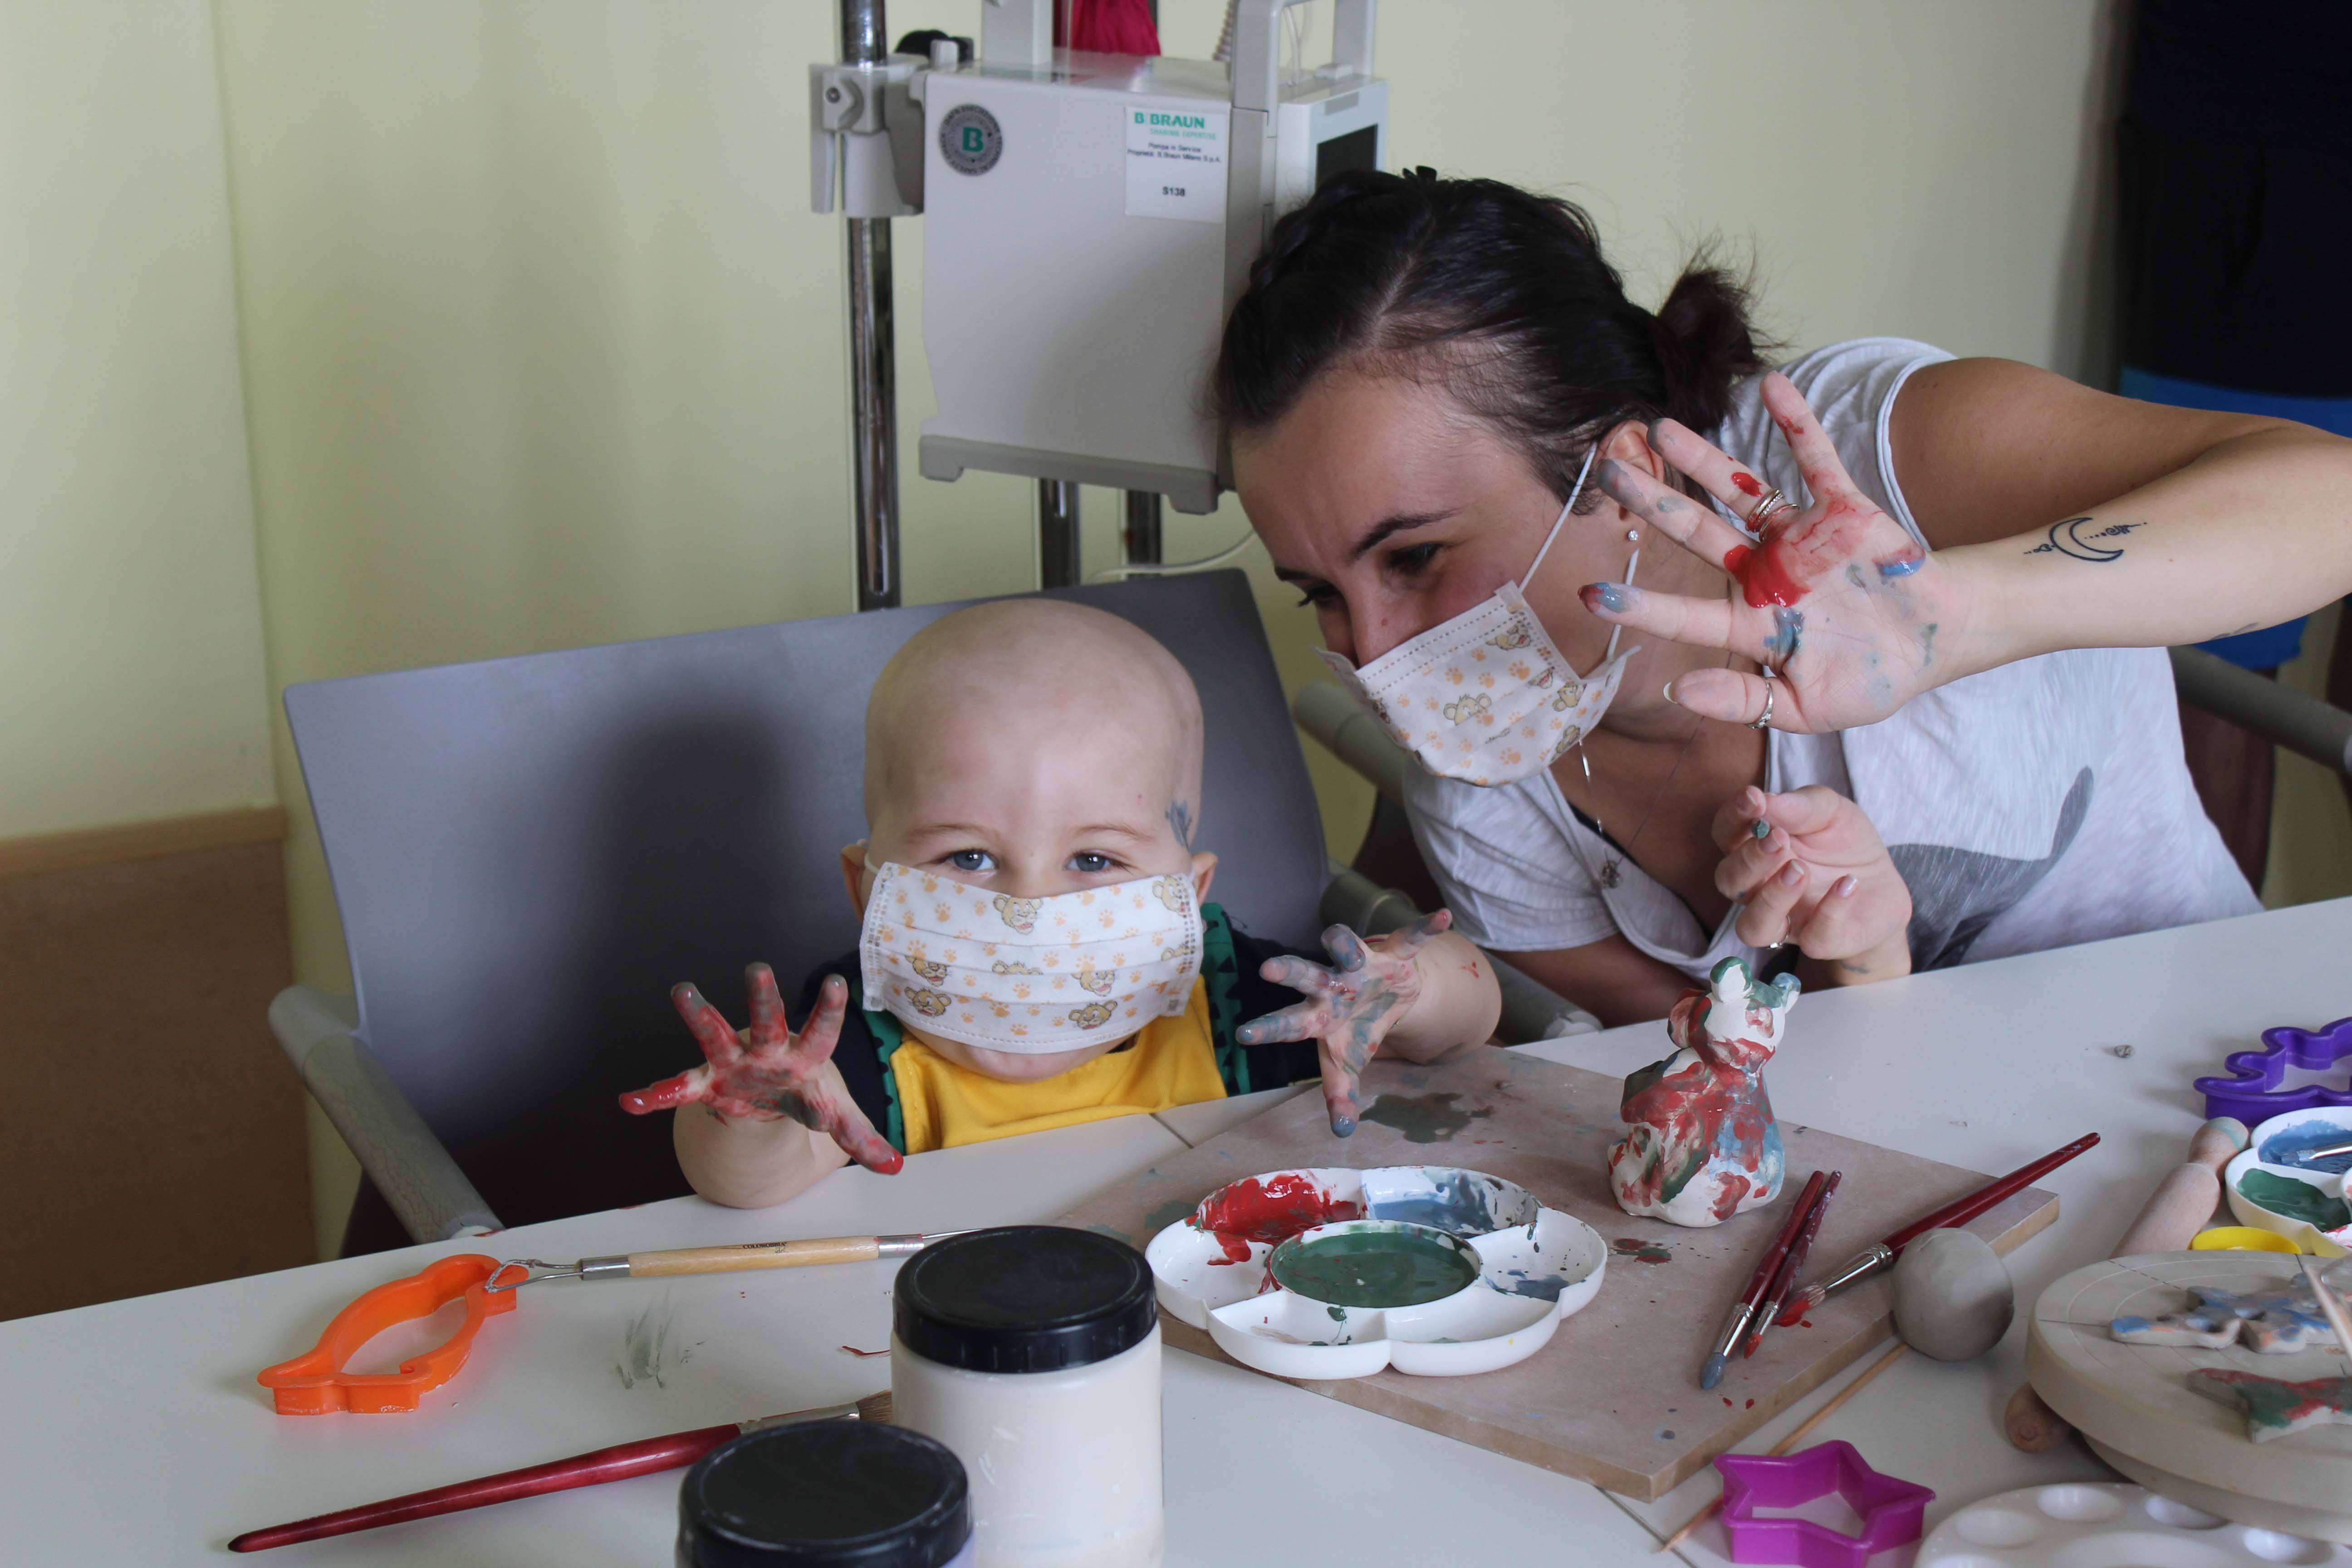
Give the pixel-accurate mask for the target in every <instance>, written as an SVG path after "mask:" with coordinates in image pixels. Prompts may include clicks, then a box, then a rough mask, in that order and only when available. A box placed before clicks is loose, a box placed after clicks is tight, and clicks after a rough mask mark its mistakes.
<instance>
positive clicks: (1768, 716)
mask: <svg viewBox="0 0 2352 1568" xmlns="http://www.w3.org/2000/svg"><path fill="white" fill-rule="evenodd" d="M1779 690H1780V688H1779V687H1776V686H1774V685H1773V684H1772V676H1771V672H1770V671H1769V670H1768V671H1766V672H1765V675H1764V711H1763V712H1761V713H1759V714H1758V715H1756V717H1755V718H1754V719H1753V720H1752V721H1749V723H1748V728H1749V729H1751V730H1769V729H1770V728H1771V727H1772V699H1773V696H1774V695H1775V694H1776V693H1777V692H1778V691H1779Z"/></svg>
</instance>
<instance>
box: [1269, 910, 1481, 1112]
mask: <svg viewBox="0 0 2352 1568" xmlns="http://www.w3.org/2000/svg"><path fill="white" fill-rule="evenodd" d="M1453 923H1454V916H1453V913H1452V912H1451V911H1450V910H1438V911H1437V912H1436V913H1435V914H1433V915H1424V916H1423V917H1422V918H1421V919H1420V920H1418V921H1414V922H1413V923H1412V924H1411V925H1409V926H1406V927H1405V928H1404V929H1403V930H1402V931H1391V932H1389V933H1388V934H1387V935H1386V936H1376V937H1373V938H1371V939H1370V941H1366V940H1365V939H1364V938H1362V937H1360V936H1358V935H1357V934H1356V933H1355V932H1354V931H1349V929H1348V928H1347V927H1346V926H1332V927H1331V928H1329V929H1328V930H1327V931H1324V933H1323V946H1324V948H1325V950H1326V951H1327V952H1329V953H1330V954H1331V963H1332V965H1333V966H1332V967H1329V968H1326V967H1325V966H1324V965H1322V964H1319V963H1309V962H1308V961H1307V960H1306V959H1303V958H1269V959H1267V960H1266V961H1265V963H1263V964H1261V965H1260V966H1259V968H1258V973H1259V974H1260V975H1262V976H1264V977H1265V979H1268V980H1271V981H1273V982H1274V983H1275V984H1277V985H1287V986H1289V987H1290V988H1291V989H1292V990H1293V991H1297V992H1300V993H1302V994H1305V996H1306V997H1307V1000H1306V1001H1304V1002H1300V1003H1297V1004H1295V1005H1292V1006H1288V1007H1285V1008H1282V1009H1280V1010H1279V1011H1277V1012H1273V1013H1268V1014H1267V1015H1266V1016H1265V1017H1263V1018H1253V1019H1251V1020H1250V1021H1249V1022H1248V1023H1246V1024H1244V1025H1243V1026H1241V1028H1240V1030H1239V1031H1238V1037H1239V1038H1240V1040H1241V1043H1242V1044H1243V1045H1245V1046H1264V1045H1271V1044H1273V1043H1274V1042H1275V1041H1276V1040H1313V1041H1315V1042H1317V1047H1318V1054H1319V1055H1320V1056H1321V1058H1322V1068H1323V1105H1324V1109H1325V1110H1328V1111H1329V1112H1330V1115H1331V1131H1333V1132H1335V1133H1337V1134H1339V1136H1340V1137H1342V1138H1345V1137H1347V1136H1348V1134H1349V1133H1350V1132H1353V1131H1355V1130H1356V1086H1357V1082H1358V1080H1359V1079H1361V1078H1362V1077H1363V1074H1364V1068H1366V1067H1368V1066H1369V1065H1370V1063H1371V1059H1372V1058H1373V1057H1374V1056H1376V1055H1378V1054H1379V1052H1380V1048H1381V1041H1382V1040H1384V1039H1386V1038H1387V1037H1388V1034H1389V1031H1390V1030H1391V1029H1393V1028H1394V1027H1396V1026H1397V1022H1398V1020H1400V1019H1402V1017H1403V1016H1405V1015H1406V1014H1407V1013H1409V1012H1411V1011H1412V1005H1413V1004H1414V1003H1415V1002H1417V1001H1419V1000H1420V999H1421V994H1422V991H1423V988H1424V981H1423V975H1422V973H1421V964H1420V953H1421V951H1422V949H1423V948H1424V947H1426V946H1428V945H1429V942H1430V939H1431V938H1433V937H1434V936H1436V935H1437V934H1438V933H1439V932H1441V931H1444V930H1445V929H1446V928H1447V927H1449V926H1451V925H1452V924H1453Z"/></svg>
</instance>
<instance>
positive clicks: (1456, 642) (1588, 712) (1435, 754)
mask: <svg viewBox="0 0 2352 1568" xmlns="http://www.w3.org/2000/svg"><path fill="white" fill-rule="evenodd" d="M1594 450H1598V448H1597V447H1596V448H1594ZM1592 457H1593V453H1592V452H1591V451H1588V452H1586V453H1585V454H1584V466H1583V468H1579V469H1578V470H1577V474H1576V484H1575V487H1574V488H1573V489H1570V491H1569V496H1568V504H1567V505H1566V506H1564V507H1562V508H1560V509H1559V519H1558V520H1557V521H1554V522H1553V523H1552V525H1551V531H1550V532H1549V533H1548V534H1546V535H1544V542H1543V548H1542V549H1540V550H1538V551H1537V552H1536V558H1535V560H1534V562H1533V563H1531V564H1529V566H1528V570H1527V575H1526V576H1524V577H1522V578H1520V579H1519V581H1518V582H1517V583H1511V582H1506V583H1505V584H1503V585H1502V586H1501V587H1500V588H1498V589H1496V591H1495V593H1494V595H1492V596H1491V597H1489V598H1487V599H1486V601H1485V602H1484V603H1482V604H1479V605H1475V606H1474V607H1473V608H1470V609H1467V610H1465V611H1464V612H1462V614H1460V615H1458V616H1454V618H1453V619H1451V620H1448V621H1444V622H1441V623H1439V624H1438V625H1436V626H1432V627H1430V628H1429V630H1427V631H1425V632H1423V633H1422V634H1421V635H1420V636H1419V637H1414V638H1412V640H1411V641H1409V642H1404V643H1400V644H1399V645H1398V646H1397V647H1392V648H1391V649H1390V650H1389V651H1388V652H1386V653H1384V654H1382V655H1381V657H1380V658H1376V659H1374V660H1372V662H1371V663H1370V664H1368V665H1365V666H1364V667H1363V668H1360V669H1359V668H1356V666H1355V665H1353V664H1351V663H1349V661H1348V660H1347V659H1346V658H1342V657H1341V656H1340V655H1339V654H1336V653H1333V652H1331V651H1330V650H1329V649H1328V648H1318V650H1317V652H1318V655H1319V656H1320V657H1321V658H1322V660H1323V662H1324V663H1325V664H1327V665H1328V666H1330V668H1331V669H1332V671H1333V673H1335V674H1336V675H1338V676H1339V679H1340V680H1341V681H1343V682H1345V683H1346V684H1347V685H1348V686H1349V689H1352V690H1353V691H1354V692H1355V694H1356V696H1357V697H1358V699H1360V700H1361V701H1362V702H1363V703H1364V704H1365V705H1366V706H1367V707H1369V708H1370V710H1372V713H1373V715H1374V716H1375V717H1376V718H1378V719H1379V720H1380V721H1381V725H1382V727H1384V728H1385V729H1386V730H1387V731H1388V732H1389V733H1390V735H1391V736H1392V737H1394V738H1395V740H1396V742H1397V744H1398V745H1400V746H1402V747H1404V748H1405V749H1406V750H1407V751H1410V752H1412V754H1413V756H1414V758H1415V759H1416V760H1417V761H1419V762H1420V763H1421V765H1422V766H1423V767H1424V768H1427V769H1428V770H1429V771H1430V772H1431V773H1436V774H1438V775H1439V776H1440V777H1443V778H1450V779H1460V780H1461V781H1463V782H1464V783H1465V784H1516V783H1517V782H1518V781H1519V780H1521V779H1523V778H1527V777H1528V776H1529V775H1530V774H1533V773H1536V772H1537V771H1538V770H1539V769H1542V768H1546V767H1549V766H1550V765H1551V763H1552V762H1553V760H1554V759H1556V758H1558V757H1559V756H1561V755H1562V754H1564V753H1565V752H1568V751H1569V749H1570V748H1571V747H1573V746H1574V745H1576V744H1577V742H1580V741H1581V740H1583V739H1584V737H1585V736H1587V735H1588V734H1591V732H1592V728H1593V726H1594V725H1596V724H1598V723H1600V722H1601V714H1602V713H1604V712H1606V711H1607V710H1608V708H1609V703H1610V701H1611V700H1612V699H1613V698H1614V697H1615V696H1616V695H1617V684H1618V682H1619V681H1620V680H1621V679H1623V677H1624V674H1625V664H1626V661H1627V660H1629V659H1631V658H1633V656H1634V655H1635V654H1637V653H1639V652H1641V651H1642V650H1641V649H1640V648H1639V647H1629V648H1627V649H1626V650H1625V651H1624V652H1623V653H1622V654H1621V653H1619V652H1618V651H1617V637H1618V633H1619V631H1620V630H1621V629H1622V628H1618V627H1613V626H1612V628H1610V632H1609V648H1608V651H1607V652H1606V653H1604V654H1603V655H1602V656H1601V664H1600V667H1599V668H1596V669H1594V670H1593V671H1592V672H1591V674H1590V675H1584V676H1580V675H1578V674H1577V673H1576V671H1575V670H1574V669H1572V668H1570V666H1569V662H1568V660H1567V658H1565V657H1564V656H1563V655H1562V654H1561V653H1560V651H1559V648H1557V647H1554V646H1553V645H1552V640H1551V637H1550V635H1549V633H1547V632H1546V631H1545V630H1544V626H1543V622H1541V621H1539V620H1538V619H1537V618H1536V614H1535V612H1534V611H1533V610H1531V609H1529V608H1528V601H1527V599H1526V597H1525V596H1524V595H1523V594H1522V593H1521V591H1520V590H1521V588H1522V587H1523V586H1524V584H1527V583H1528V582H1529V581H1531V580H1532V579H1533V578H1534V576H1535V574H1536V568H1537V567H1538V566H1541V565H1542V564H1543V558H1544V556H1545V555H1546V554H1548V553H1549V552H1550V550H1551V546H1552V541H1553V540H1555V539H1557V538H1559V531H1560V529H1561V528H1562V526H1564V525H1565V524H1566V523H1567V521H1568V519H1569V514H1570V512H1571V511H1573V510H1575V509H1576V498H1577V497H1578V496H1580V495H1581V494H1583V493H1584V478H1585V475H1586V474H1588V473H1590V472H1591V468H1592ZM1641 558H1642V552H1641V551H1640V550H1638V549H1637V550H1635V551H1634V552H1633V559H1632V560H1631V561H1628V562H1627V563H1625V580H1626V581H1627V582H1629V583H1630V582H1632V581H1633V563H1634V562H1638V561H1640V560H1641Z"/></svg>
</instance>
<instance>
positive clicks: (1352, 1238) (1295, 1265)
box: [1271, 1221, 1478, 1307]
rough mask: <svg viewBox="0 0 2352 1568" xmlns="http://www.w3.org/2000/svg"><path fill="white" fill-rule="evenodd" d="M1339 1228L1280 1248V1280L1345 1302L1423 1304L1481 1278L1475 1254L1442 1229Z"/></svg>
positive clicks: (1275, 1261) (1375, 1224)
mask: <svg viewBox="0 0 2352 1568" xmlns="http://www.w3.org/2000/svg"><path fill="white" fill-rule="evenodd" d="M1334 1228H1335V1231H1336V1232H1337V1233H1336V1234H1332V1235H1326V1236H1318V1237H1301V1238H1299V1239H1297V1240H1296V1241H1289V1242H1285V1243H1284V1244H1283V1245H1282V1246H1281V1247H1277V1248H1276V1251H1275V1255H1274V1257H1273V1258H1272V1259H1271V1263H1272V1266H1273V1270H1274V1278H1275V1282H1276V1284H1278V1285H1281V1286H1282V1287H1283V1288H1284V1289H1288V1290H1294V1291H1296V1292H1297V1293H1298V1294H1299V1295H1301V1296H1305V1297H1307V1299H1308V1300H1316V1301H1322V1302H1326V1303H1329V1304H1332V1305H1336V1306H1340V1307H1418V1306H1420V1305H1421V1304H1422V1303H1423V1302H1425V1301H1435V1300H1442V1299H1443V1298H1444V1297H1447V1296H1451V1295H1453V1294H1454V1292H1455V1291H1456V1290H1459V1289H1463V1288H1464V1287H1465V1286H1466V1285H1468V1284H1469V1283H1470V1282H1471V1281H1473V1280H1475V1279H1477V1278H1478V1266H1477V1264H1476V1262H1475V1260H1474V1258H1473V1257H1471V1256H1470V1255H1467V1254H1465V1253H1464V1252H1463V1251H1462V1250H1461V1249H1460V1247H1459V1246H1458V1245H1457V1244H1456V1243H1454V1241H1453V1239H1452V1238H1451V1237H1446V1236H1444V1234H1443V1233H1441V1232H1433V1231H1429V1230H1426V1229H1425V1228H1424V1227H1423V1226H1405V1225H1397V1226H1391V1225H1388V1224H1385V1223H1383V1222H1381V1221H1370V1222H1366V1223H1362V1224H1361V1225H1360V1226H1348V1227H1347V1228H1345V1229H1339V1228H1338V1227H1334Z"/></svg>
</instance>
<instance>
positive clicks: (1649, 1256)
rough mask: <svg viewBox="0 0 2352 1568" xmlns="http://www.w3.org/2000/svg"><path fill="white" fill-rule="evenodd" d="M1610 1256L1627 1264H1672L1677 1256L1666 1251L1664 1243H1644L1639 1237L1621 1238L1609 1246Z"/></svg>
mask: <svg viewBox="0 0 2352 1568" xmlns="http://www.w3.org/2000/svg"><path fill="white" fill-rule="evenodd" d="M1609 1256H1610V1257H1612V1258H1617V1259H1619V1260H1621V1261H1622V1262H1626V1263H1672V1262H1673V1261H1674V1260H1675V1255H1674V1254H1673V1253H1671V1252H1669V1251H1667V1250H1666V1245H1665V1243H1664V1242H1662V1241H1643V1239H1642V1238H1641V1237H1633V1236H1621V1237H1618V1238H1617V1239H1616V1240H1614V1241H1612V1242H1611V1243H1610V1244H1609Z"/></svg>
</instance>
